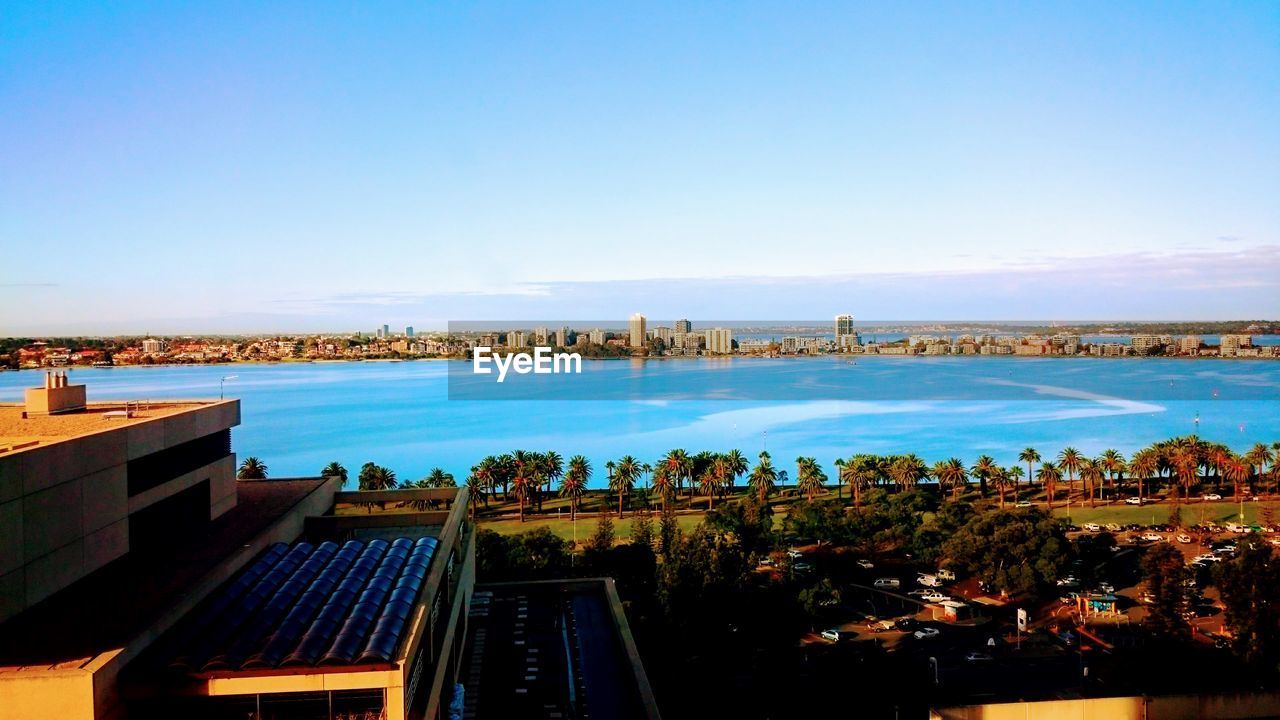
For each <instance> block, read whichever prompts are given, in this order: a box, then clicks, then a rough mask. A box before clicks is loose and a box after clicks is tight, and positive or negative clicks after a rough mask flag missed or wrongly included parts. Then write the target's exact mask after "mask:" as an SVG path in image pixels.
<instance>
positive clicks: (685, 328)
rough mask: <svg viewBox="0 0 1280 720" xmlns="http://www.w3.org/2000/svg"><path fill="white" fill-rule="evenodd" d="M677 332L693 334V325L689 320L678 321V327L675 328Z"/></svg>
mask: <svg viewBox="0 0 1280 720" xmlns="http://www.w3.org/2000/svg"><path fill="white" fill-rule="evenodd" d="M675 331H676V332H678V333H690V332H693V323H691V322H689V321H688V320H684V319H681V320H677V321H676V326H675Z"/></svg>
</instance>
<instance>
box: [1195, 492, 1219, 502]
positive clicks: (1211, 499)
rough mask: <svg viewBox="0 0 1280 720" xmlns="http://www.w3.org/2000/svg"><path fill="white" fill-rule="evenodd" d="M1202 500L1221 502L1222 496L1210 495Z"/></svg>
mask: <svg viewBox="0 0 1280 720" xmlns="http://www.w3.org/2000/svg"><path fill="white" fill-rule="evenodd" d="M1200 499H1201V500H1208V501H1217V500H1221V499H1222V496H1221V495H1219V494H1218V493H1209V494H1208V495H1204V496H1202V497H1201V498H1200Z"/></svg>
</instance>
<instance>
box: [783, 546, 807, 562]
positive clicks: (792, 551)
mask: <svg viewBox="0 0 1280 720" xmlns="http://www.w3.org/2000/svg"><path fill="white" fill-rule="evenodd" d="M787 557H789V558H791V559H792V560H799V559H800V558H802V557H804V553H802V552H800V551H799V550H797V549H795V548H791V549H790V550H788V551H787Z"/></svg>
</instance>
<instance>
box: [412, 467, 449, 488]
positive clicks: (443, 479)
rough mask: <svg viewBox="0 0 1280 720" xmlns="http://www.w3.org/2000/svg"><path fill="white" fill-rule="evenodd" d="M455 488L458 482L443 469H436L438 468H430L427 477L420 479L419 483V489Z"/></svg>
mask: <svg viewBox="0 0 1280 720" xmlns="http://www.w3.org/2000/svg"><path fill="white" fill-rule="evenodd" d="M457 486H458V481H457V480H456V479H455V478H454V477H453V473H450V472H446V471H445V470H444V469H443V468H438V467H433V468H431V471H430V472H428V473H427V476H426V477H424V478H422V480H421V482H420V483H419V487H428V488H445V487H457Z"/></svg>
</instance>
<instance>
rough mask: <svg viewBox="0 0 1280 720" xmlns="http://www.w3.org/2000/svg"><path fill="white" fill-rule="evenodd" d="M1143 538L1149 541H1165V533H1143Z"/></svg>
mask: <svg viewBox="0 0 1280 720" xmlns="http://www.w3.org/2000/svg"><path fill="white" fill-rule="evenodd" d="M1142 539H1143V540H1146V541H1147V542H1164V536H1163V535H1161V534H1160V533H1153V532H1151V533H1147V534H1146V535H1143V536H1142Z"/></svg>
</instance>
